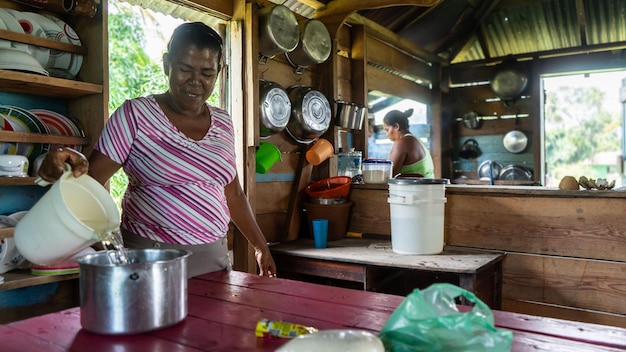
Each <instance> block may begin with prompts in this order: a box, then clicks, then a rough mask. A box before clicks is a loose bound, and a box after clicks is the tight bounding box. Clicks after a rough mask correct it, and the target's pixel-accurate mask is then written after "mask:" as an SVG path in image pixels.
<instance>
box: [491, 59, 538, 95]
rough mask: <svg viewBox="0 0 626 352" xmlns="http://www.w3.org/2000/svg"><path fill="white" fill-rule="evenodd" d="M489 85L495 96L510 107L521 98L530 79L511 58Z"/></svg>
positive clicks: (502, 64) (505, 61)
mask: <svg viewBox="0 0 626 352" xmlns="http://www.w3.org/2000/svg"><path fill="white" fill-rule="evenodd" d="M489 83H490V85H491V89H492V90H493V92H494V93H495V95H496V96H497V97H498V98H500V100H501V101H502V103H503V104H504V106H507V107H508V106H511V105H513V104H514V103H515V101H516V100H517V99H519V98H520V96H521V95H522V92H524V90H525V89H526V85H527V84H528V77H527V76H526V74H525V73H524V72H523V71H522V70H520V68H519V67H518V64H517V61H516V60H515V58H513V57H512V56H511V57H508V58H507V59H506V60H504V61H503V62H502V63H501V64H500V66H499V67H498V70H497V72H496V74H495V75H494V76H493V78H492V79H491V80H490V82H489Z"/></svg>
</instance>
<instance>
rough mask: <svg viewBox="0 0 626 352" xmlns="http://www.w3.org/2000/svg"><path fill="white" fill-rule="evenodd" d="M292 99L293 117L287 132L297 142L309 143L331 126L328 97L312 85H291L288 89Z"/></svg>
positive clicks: (288, 124)
mask: <svg viewBox="0 0 626 352" xmlns="http://www.w3.org/2000/svg"><path fill="white" fill-rule="evenodd" d="M287 94H288V95H289V100H290V101H291V117H290V119H289V123H287V127H286V130H287V133H289V135H291V137H292V138H293V139H295V140H296V142H299V143H304V144H309V143H311V142H313V141H314V140H316V139H317V138H319V137H320V136H321V135H322V134H324V132H326V130H328V127H329V126H330V119H331V109H330V103H329V102H328V99H326V97H325V96H324V94H322V93H321V92H320V91H317V90H315V89H313V88H312V87H305V86H291V87H289V88H288V89H287Z"/></svg>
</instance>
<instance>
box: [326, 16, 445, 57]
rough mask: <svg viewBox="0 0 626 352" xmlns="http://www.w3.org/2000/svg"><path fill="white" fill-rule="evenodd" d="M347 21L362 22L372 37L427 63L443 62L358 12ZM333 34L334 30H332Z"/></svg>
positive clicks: (351, 22)
mask: <svg viewBox="0 0 626 352" xmlns="http://www.w3.org/2000/svg"><path fill="white" fill-rule="evenodd" d="M346 22H347V23H349V24H360V25H363V26H365V28H367V29H368V30H367V33H368V34H369V35H370V36H371V37H375V38H378V39H380V40H381V41H383V42H385V43H388V44H389V45H390V46H392V47H394V48H396V49H398V50H400V51H402V52H404V53H406V54H408V55H410V56H413V57H415V58H417V59H420V60H423V61H425V62H427V63H433V62H442V61H443V59H442V58H440V57H439V56H437V55H435V54H433V53H431V52H429V51H427V50H426V49H424V48H422V47H420V46H417V45H415V44H414V43H412V42H410V41H408V40H406V39H403V38H402V37H400V36H399V35H397V34H396V33H394V32H392V31H391V30H389V29H388V28H386V27H383V26H381V25H380V24H378V23H376V22H374V21H372V20H370V19H367V18H365V17H363V16H361V15H359V14H357V13H353V14H352V15H350V16H349V17H348V18H347V19H346ZM331 34H332V32H331Z"/></svg>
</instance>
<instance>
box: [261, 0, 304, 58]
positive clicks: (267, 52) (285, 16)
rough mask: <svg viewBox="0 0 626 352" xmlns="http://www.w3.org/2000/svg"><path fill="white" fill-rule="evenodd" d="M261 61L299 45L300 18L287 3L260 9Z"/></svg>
mask: <svg viewBox="0 0 626 352" xmlns="http://www.w3.org/2000/svg"><path fill="white" fill-rule="evenodd" d="M258 17H259V63H261V64H265V63H266V62H267V60H268V59H270V58H272V57H274V56H276V55H279V54H284V53H287V52H290V51H292V50H294V49H295V48H296V46H298V42H299V41H300V30H299V28H298V19H297V18H296V16H295V15H294V14H293V12H291V10H289V8H288V7H287V6H285V5H275V6H273V7H264V8H262V9H261V10H259V16H258Z"/></svg>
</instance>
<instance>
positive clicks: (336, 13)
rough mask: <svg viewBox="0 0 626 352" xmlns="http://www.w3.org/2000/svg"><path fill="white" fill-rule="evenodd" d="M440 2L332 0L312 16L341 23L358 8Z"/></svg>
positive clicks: (424, 0) (419, 0) (435, 0)
mask: <svg viewBox="0 0 626 352" xmlns="http://www.w3.org/2000/svg"><path fill="white" fill-rule="evenodd" d="M441 2H442V0H359V1H354V0H332V1H330V2H329V3H328V5H326V6H325V7H323V8H321V9H319V10H318V11H316V12H315V14H314V15H313V18H314V19H317V20H320V21H322V22H324V23H326V24H328V23H339V24H341V23H343V22H344V21H345V20H346V18H347V17H348V16H349V15H350V14H352V13H353V12H356V11H358V10H365V9H379V8H384V7H391V6H421V7H433V6H436V5H438V4H439V3H441ZM331 33H332V32H331ZM333 34H336V33H333ZM333 37H334V36H333Z"/></svg>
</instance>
